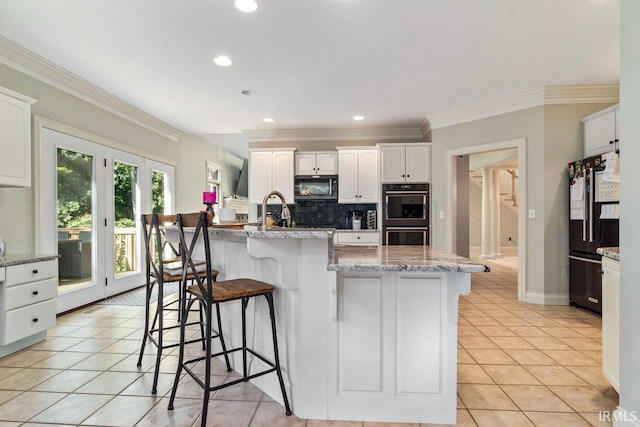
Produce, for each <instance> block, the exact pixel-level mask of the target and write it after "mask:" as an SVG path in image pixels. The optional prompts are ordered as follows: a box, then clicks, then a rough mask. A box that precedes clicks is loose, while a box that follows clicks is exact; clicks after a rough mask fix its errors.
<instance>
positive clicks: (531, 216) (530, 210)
mask: <svg viewBox="0 0 640 427" xmlns="http://www.w3.org/2000/svg"><path fill="white" fill-rule="evenodd" d="M535 217H536V210H535V209H529V219H534V218H535Z"/></svg>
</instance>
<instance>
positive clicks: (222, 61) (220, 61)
mask: <svg viewBox="0 0 640 427" xmlns="http://www.w3.org/2000/svg"><path fill="white" fill-rule="evenodd" d="M213 62H215V63H216V65H219V66H221V67H228V66H229V65H231V64H232V62H231V59H229V57H228V56H226V55H219V56H216V57H215V58H213Z"/></svg>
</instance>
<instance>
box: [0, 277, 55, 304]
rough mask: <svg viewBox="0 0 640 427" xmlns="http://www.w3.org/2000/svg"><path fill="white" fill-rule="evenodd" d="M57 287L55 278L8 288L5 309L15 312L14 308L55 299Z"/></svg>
mask: <svg viewBox="0 0 640 427" xmlns="http://www.w3.org/2000/svg"><path fill="white" fill-rule="evenodd" d="M57 287H58V281H57V280H56V279H55V278H53V279H47V280H41V281H39V282H35V283H27V284H24V285H19V286H12V287H10V288H7V290H6V293H5V297H6V298H5V301H4V304H5V306H4V309H5V310H13V309H14V308H18V307H24V306H25V305H29V304H35V303H38V302H42V301H46V300H48V299H52V298H55V297H56V292H57Z"/></svg>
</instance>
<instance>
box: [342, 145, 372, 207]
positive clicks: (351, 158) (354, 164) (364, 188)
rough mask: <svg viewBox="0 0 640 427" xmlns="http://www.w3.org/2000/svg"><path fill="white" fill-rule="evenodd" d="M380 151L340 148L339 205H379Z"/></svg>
mask: <svg viewBox="0 0 640 427" xmlns="http://www.w3.org/2000/svg"><path fill="white" fill-rule="evenodd" d="M379 187H380V184H379V180H378V150H377V149H375V148H374V149H371V148H344V149H343V148H340V147H338V203H377V202H378V193H379V192H380V188H379Z"/></svg>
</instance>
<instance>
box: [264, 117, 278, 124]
mask: <svg viewBox="0 0 640 427" xmlns="http://www.w3.org/2000/svg"><path fill="white" fill-rule="evenodd" d="M262 121H263V122H265V123H273V122H274V121H275V120H273V117H265V118H264V119H262Z"/></svg>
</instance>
